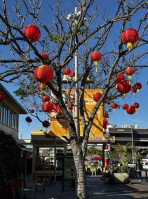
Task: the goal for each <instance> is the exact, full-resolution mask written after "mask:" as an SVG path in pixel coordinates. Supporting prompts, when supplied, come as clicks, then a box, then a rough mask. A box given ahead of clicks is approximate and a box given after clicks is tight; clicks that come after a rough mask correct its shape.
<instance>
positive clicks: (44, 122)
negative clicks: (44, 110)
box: [42, 120, 50, 128]
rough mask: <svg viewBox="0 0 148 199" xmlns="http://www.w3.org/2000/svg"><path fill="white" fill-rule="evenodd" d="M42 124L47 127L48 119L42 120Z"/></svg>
mask: <svg viewBox="0 0 148 199" xmlns="http://www.w3.org/2000/svg"><path fill="white" fill-rule="evenodd" d="M42 125H43V127H46V128H47V127H48V126H50V123H49V121H47V120H45V121H43V122H42Z"/></svg>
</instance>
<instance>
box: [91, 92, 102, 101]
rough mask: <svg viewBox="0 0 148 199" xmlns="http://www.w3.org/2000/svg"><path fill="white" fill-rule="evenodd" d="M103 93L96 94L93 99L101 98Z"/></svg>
mask: <svg viewBox="0 0 148 199" xmlns="http://www.w3.org/2000/svg"><path fill="white" fill-rule="evenodd" d="M101 96H102V94H101V93H96V94H94V97H93V99H94V100H95V101H96V102H97V101H98V100H99V99H100V98H101Z"/></svg>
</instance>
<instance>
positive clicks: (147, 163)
mask: <svg viewBox="0 0 148 199" xmlns="http://www.w3.org/2000/svg"><path fill="white" fill-rule="evenodd" d="M143 170H148V162H145V163H144V164H143Z"/></svg>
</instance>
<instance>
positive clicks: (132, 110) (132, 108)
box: [126, 106, 135, 115]
mask: <svg viewBox="0 0 148 199" xmlns="http://www.w3.org/2000/svg"><path fill="white" fill-rule="evenodd" d="M126 112H127V113H128V114H130V115H132V114H134V113H135V107H134V106H128V107H127V109H126Z"/></svg>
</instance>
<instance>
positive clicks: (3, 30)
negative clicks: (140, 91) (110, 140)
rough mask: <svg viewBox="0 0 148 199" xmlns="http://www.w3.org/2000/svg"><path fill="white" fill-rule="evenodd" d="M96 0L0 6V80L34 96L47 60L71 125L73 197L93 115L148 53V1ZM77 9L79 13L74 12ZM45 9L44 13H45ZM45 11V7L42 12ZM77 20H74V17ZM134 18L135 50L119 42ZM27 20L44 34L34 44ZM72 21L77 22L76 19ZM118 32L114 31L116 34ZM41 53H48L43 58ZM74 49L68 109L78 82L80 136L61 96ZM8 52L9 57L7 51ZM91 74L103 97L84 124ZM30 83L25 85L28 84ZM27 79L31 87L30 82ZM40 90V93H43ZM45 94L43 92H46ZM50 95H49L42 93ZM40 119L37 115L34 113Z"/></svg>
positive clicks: (82, 186)
mask: <svg viewBox="0 0 148 199" xmlns="http://www.w3.org/2000/svg"><path fill="white" fill-rule="evenodd" d="M99 3H101V2H100V1H94V0H82V1H81V0H75V1H74V2H73V3H72V2H71V3H70V5H68V3H65V1H62V0H57V1H56V4H55V5H53V4H52V3H47V2H46V5H45V2H44V3H43V1H42V0H29V1H27V2H26V1H23V0H22V1H19V0H16V1H15V3H13V2H11V5H10V4H9V1H5V0H3V6H2V7H1V8H0V45H1V46H2V47H3V48H5V49H6V50H7V51H8V55H5V56H4V55H3V53H2V50H1V56H0V64H1V70H0V80H1V81H4V82H8V83H9V82H16V81H17V82H18V81H19V83H20V85H21V86H20V89H19V90H18V92H17V94H20V95H21V98H22V100H23V99H25V97H27V96H29V95H31V94H32V95H33V96H35V95H37V92H36V89H35V88H34V86H33V85H35V84H37V83H36V81H35V79H34V78H33V72H34V69H35V68H36V66H38V65H41V64H47V65H49V66H51V67H52V69H53V70H54V73H55V76H54V79H53V80H52V81H51V82H49V83H47V85H48V88H49V91H52V92H53V93H54V95H55V96H56V98H57V99H58V105H59V106H60V108H61V110H62V112H63V114H64V116H65V117H66V119H67V121H68V124H69V142H70V145H71V148H72V152H73V157H74V162H75V167H76V174H77V182H78V183H77V198H81V199H82V198H86V197H87V193H86V178H85V166H84V160H85V154H86V149H87V143H88V138H89V133H90V129H91V126H92V123H93V119H94V117H95V115H96V112H97V110H98V108H99V107H100V105H101V103H102V102H103V101H104V100H113V99H115V98H118V97H121V95H119V93H117V91H116V88H115V80H116V79H115V80H113V76H116V74H117V73H119V72H120V73H123V72H124V70H125V68H126V67H127V66H134V68H135V70H137V71H138V69H142V68H144V67H147V63H144V64H143V65H141V64H139V63H141V60H142V59H143V58H145V57H146V56H147V54H148V52H147V50H146V46H147V43H148V41H147V39H146V36H147V31H148V24H147V19H148V12H147V8H148V2H147V1H146V0H116V4H115V9H114V10H112V13H111V14H109V13H107V10H106V9H105V7H104V5H103V3H102V4H99ZM71 5H73V9H74V8H75V7H76V8H77V13H78V14H77V15H75V14H76V13H74V10H71ZM47 7H48V13H47V14H48V16H46V18H45V16H44V14H43V12H44V10H43V9H45V8H47ZM46 11H47V10H46ZM75 19H76V21H75ZM135 20H136V27H134V28H135V29H136V30H137V31H138V33H139V40H138V41H137V42H136V43H135V44H134V46H133V49H132V50H131V51H128V50H127V49H126V46H125V45H124V44H123V43H122V41H121V34H122V33H123V31H124V30H125V29H126V28H130V27H132V23H133V22H134V21H135ZM28 22H29V23H32V24H36V25H37V26H38V27H39V28H40V30H41V33H42V34H43V36H42V38H43V37H44V38H43V39H40V40H39V41H38V42H36V43H32V42H31V41H30V40H29V39H28V38H27V37H26V36H25V35H24V34H23V28H24V27H25V26H26V25H28ZM75 22H76V23H75ZM115 30H116V32H115ZM94 50H96V51H100V52H101V54H102V60H101V61H100V64H99V67H98V72H97V73H95V72H94V70H95V69H94V65H93V63H92V61H91V60H90V54H91V52H92V51H94ZM41 52H45V53H47V54H48V55H49V59H44V58H43V57H42V56H41V54H40V53H41ZM77 52H78V61H79V76H78V81H72V83H71V84H70V87H69V93H68V95H67V99H68V104H69V107H70V106H71V104H70V97H69V96H70V90H71V89H74V88H75V85H76V84H77V82H78V83H79V89H80V91H81V92H80V98H79V105H80V118H81V121H82V124H83V136H82V137H81V138H80V137H79V136H78V134H77V132H76V126H75V122H74V118H73V114H72V112H70V111H68V110H67V109H66V106H65V103H64V101H63V97H62V92H63V91H62V89H63V86H62V76H63V69H65V68H66V67H67V66H68V65H69V66H70V65H71V66H73V64H74V53H77ZM10 53H11V55H10ZM88 77H91V78H93V79H94V80H95V82H94V84H91V85H90V88H101V89H102V97H101V98H100V99H99V100H98V102H97V104H96V107H95V108H94V109H93V110H92V113H91V115H90V118H89V121H88V123H86V121H85V117H84V109H83V99H84V89H86V88H87V87H88V84H86V82H87V81H86V80H87V78H88ZM26 82H28V84H27V83H26ZM30 82H31V84H32V86H29V83H30ZM43 92H44V91H43ZM44 93H45V92H44ZM46 94H47V95H48V94H49V93H47V92H46ZM37 117H39V114H38V116H37Z"/></svg>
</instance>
